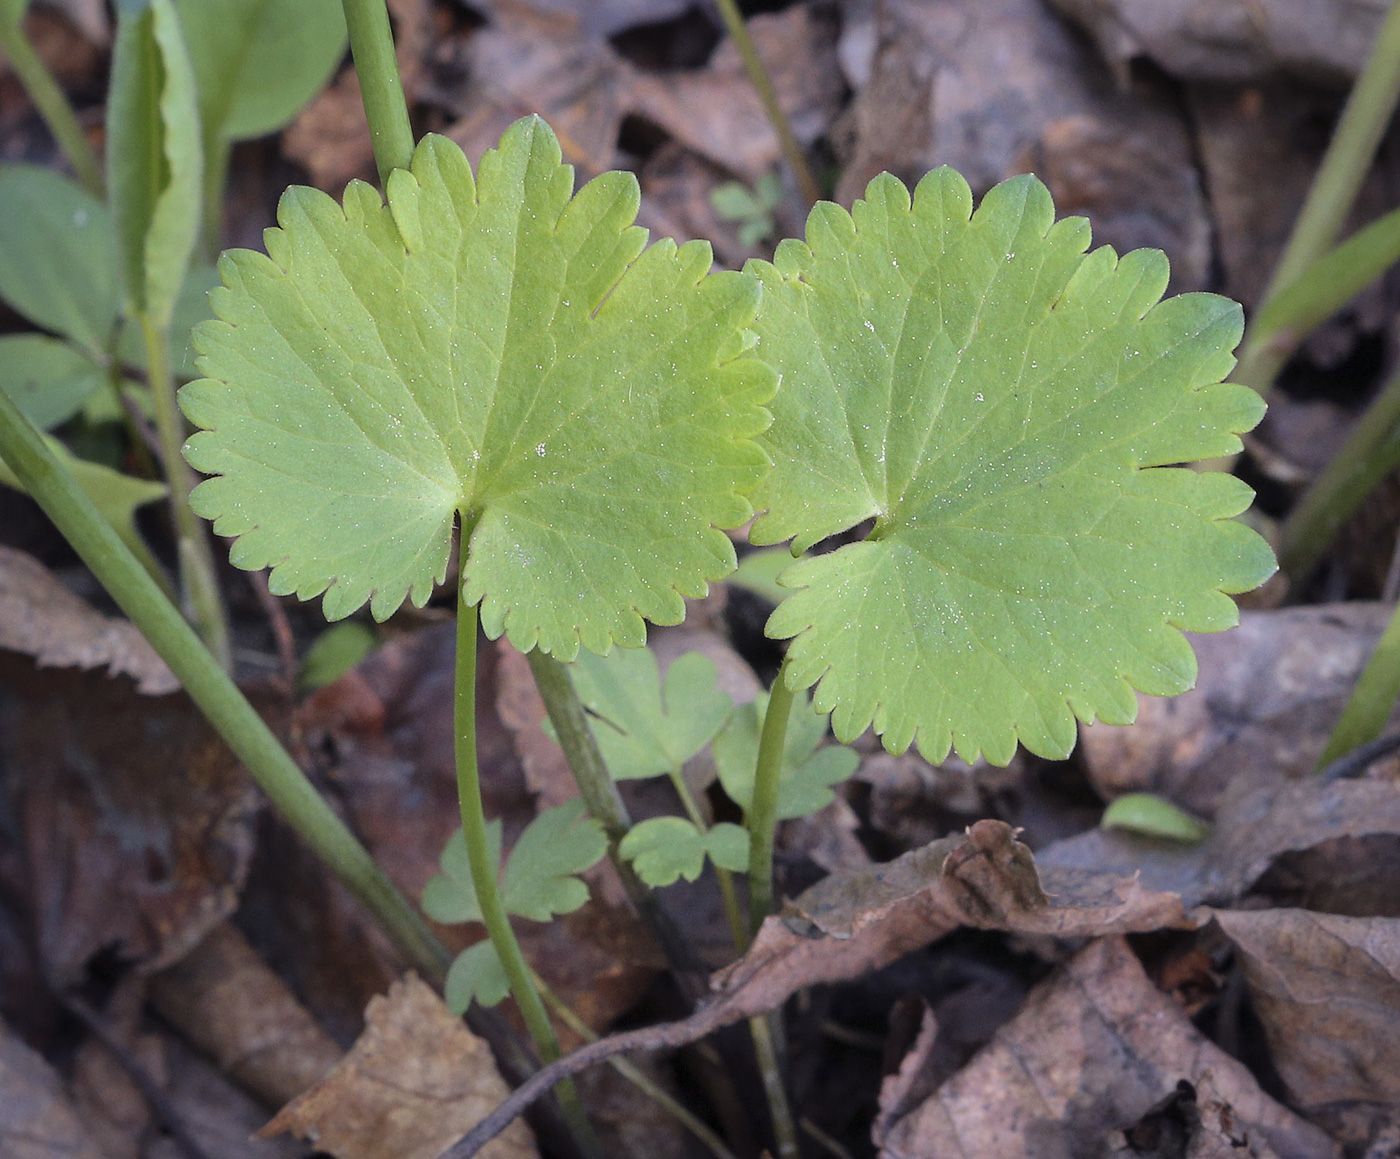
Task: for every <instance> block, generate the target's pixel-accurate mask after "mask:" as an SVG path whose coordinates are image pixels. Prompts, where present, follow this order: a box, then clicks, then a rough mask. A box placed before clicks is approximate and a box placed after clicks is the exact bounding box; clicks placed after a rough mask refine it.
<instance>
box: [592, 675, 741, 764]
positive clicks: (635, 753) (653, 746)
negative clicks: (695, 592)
mask: <svg viewBox="0 0 1400 1159" xmlns="http://www.w3.org/2000/svg"><path fill="white" fill-rule="evenodd" d="M570 674H571V675H572V677H573V681H574V688H575V689H576V690H577V692H578V695H579V699H580V700H582V701H583V705H584V707H585V708H587V709H588V711H589V712H591V713H593V714H594V716H595V718H596V719H595V720H594V721H593V735H594V736H595V737H596V738H597V740H598V748H599V750H600V751H601V752H602V754H603V760H604V761H605V762H606V763H607V766H608V771H609V772H610V773H611V774H612V775H613V779H614V780H618V781H631V780H639V779H641V778H643V777H659V776H664V775H665V774H667V773H673V772H677V771H678V770H679V769H680V767H681V766H682V765H683V764H685V762H686V761H688V760H690V758H691V757H693V756H694V755H695V754H696V753H698V752H699V751H700V750H701V749H702V748H704V747H705V746H706V745H707V744H709V743H710V740H711V738H713V737H714V735H715V733H717V732H718V731H719V729H720V726H721V725H722V724H724V722H725V720H727V719H728V717H729V714H730V713H731V712H732V711H733V710H734V702H733V701H732V700H730V699H729V696H728V695H727V694H726V693H724V692H723V691H721V690H720V689H719V688H716V687H715V666H714V662H713V661H711V660H710V659H709V658H708V657H706V656H702V655H701V654H700V653H699V652H687V653H686V654H685V655H684V656H680V657H678V658H677V659H676V661H675V662H674V663H673V664H672V665H671V667H670V668H669V669H667V671H666V687H665V696H664V699H663V696H662V687H661V676H660V673H659V672H658V670H657V666H656V657H655V656H653V655H652V652H651V649H650V648H615V649H613V651H612V652H610V653H609V654H608V655H607V656H595V655H593V654H592V653H589V652H583V653H580V655H579V658H578V660H577V661H575V663H574V666H573V668H572V669H571V670H570Z"/></svg>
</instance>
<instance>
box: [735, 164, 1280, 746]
mask: <svg viewBox="0 0 1400 1159" xmlns="http://www.w3.org/2000/svg"><path fill="white" fill-rule="evenodd" d="M971 210H972V197H971V193H970V191H969V189H968V187H967V183H966V182H965V181H963V179H962V178H961V177H959V176H958V175H957V174H956V173H954V172H952V171H951V170H948V169H941V170H938V171H936V172H934V173H930V174H929V175H928V176H927V177H925V178H924V180H923V181H921V182H920V183H919V187H918V190H917V191H916V194H915V197H914V202H913V206H912V208H911V205H910V199H909V195H908V192H907V190H906V189H905V188H904V186H903V185H901V184H900V183H899V181H897V180H896V179H894V178H893V177H890V176H888V175H884V176H881V177H878V178H876V179H875V180H874V181H873V182H872V183H871V185H870V187H869V189H868V190H867V192H866V200H865V201H863V202H858V203H857V204H856V206H855V207H854V210H853V215H854V216H852V214H847V213H846V212H845V211H844V210H842V209H840V208H838V207H837V206H834V205H829V204H822V205H819V206H818V207H817V208H816V209H815V210H813V212H812V215H811V217H810V218H809V219H808V225H807V242H806V244H803V243H801V242H797V241H787V242H784V243H783V244H782V245H781V246H780V247H779V249H778V253H777V255H776V258H775V263H774V264H769V263H766V262H754V263H751V264H750V266H749V268H750V269H751V270H753V271H754V272H756V273H757V274H758V276H759V277H760V278H761V280H762V282H763V285H764V298H763V311H762V315H761V316H760V318H759V319H758V322H757V324H756V326H757V329H758V330H759V332H760V342H761V350H762V353H763V357H764V358H765V359H767V360H768V361H769V362H770V363H771V364H772V365H773V366H774V367H775V368H776V369H777V370H778V371H779V372H780V373H781V374H782V381H783V389H782V391H781V392H780V394H779V395H778V397H777V398H776V399H775V401H774V404H773V407H772V409H773V412H774V422H773V426H772V428H771V430H770V431H769V432H768V433H767V434H766V436H765V437H764V439H763V443H764V445H765V447H766V448H767V449H768V451H769V454H770V455H771V456H772V459H773V462H774V469H773V471H772V473H771V474H770V475H769V476H768V478H767V479H766V480H765V482H764V483H763V484H762V486H761V487H760V488H759V489H758V490H757V491H756V492H755V496H754V505H755V507H757V508H759V509H760V510H762V509H764V508H766V509H767V513H766V514H765V515H763V516H762V517H761V518H760V519H759V521H758V522H757V523H756V525H755V527H754V531H753V540H754V542H756V543H765V544H767V543H777V542H780V541H782V540H785V539H788V538H792V539H793V540H794V550H795V551H802V550H805V549H806V548H808V547H810V546H812V544H814V543H816V542H817V541H818V540H820V539H823V538H825V537H826V536H829V535H833V534H835V533H837V532H840V531H844V530H846V529H848V528H851V527H854V526H855V525H856V524H858V523H861V522H862V521H864V520H867V519H872V518H873V519H874V520H875V525H874V530H873V531H872V533H871V534H870V536H869V538H868V539H866V540H865V541H864V542H861V543H855V544H850V545H848V546H845V547H842V548H841V549H840V550H838V551H834V552H831V553H829V554H824V555H818V556H815V557H813V558H811V559H808V560H804V561H803V562H801V563H797V564H795V565H794V566H793V567H792V568H790V569H789V570H788V571H786V572H785V573H784V575H783V577H782V579H783V582H784V583H785V584H787V585H788V586H790V587H792V588H794V589H798V590H795V591H794V593H793V594H792V595H791V596H789V597H788V598H787V600H785V601H784V602H783V604H782V605H781V606H780V607H779V608H778V609H777V611H776V612H774V614H773V616H772V618H771V619H770V621H769V624H768V632H769V634H770V635H772V636H774V637H777V638H785V637H792V638H793V640H792V644H791V646H790V648H789V651H788V659H787V665H788V677H787V679H788V682H789V685H790V687H793V688H805V687H807V686H809V685H811V684H812V683H813V682H814V681H820V683H819V684H818V686H817V693H816V703H817V706H818V707H819V708H820V709H821V710H823V711H826V710H831V709H834V710H835V711H834V713H833V717H832V721H833V727H834V729H835V732H836V735H837V737H839V738H841V739H843V740H849V739H852V738H854V737H856V736H858V735H859V734H860V733H861V732H862V731H864V730H865V729H866V728H867V727H868V726H870V725H871V724H873V725H874V727H875V730H876V731H877V732H878V733H881V734H882V735H883V740H884V743H885V746H886V747H887V748H888V749H889V750H890V751H891V752H902V751H903V750H904V749H905V748H907V747H908V746H909V744H910V743H911V741H912V740H913V739H914V737H915V735H916V733H917V735H918V741H919V747H920V749H921V751H922V752H923V753H924V755H925V756H927V757H928V758H929V759H930V760H934V761H938V760H941V759H943V757H944V756H946V754H947V752H948V749H949V747H950V744H951V745H956V747H957V750H958V753H959V755H960V756H962V757H963V759H965V760H968V761H971V760H973V759H975V758H976V756H977V755H978V753H979V752H982V753H985V754H986V756H987V758H988V759H989V760H992V761H994V762H998V763H1005V762H1006V761H1008V760H1010V758H1011V756H1012V754H1013V752H1014V750H1015V746H1016V742H1017V739H1018V738H1019V739H1020V740H1021V741H1022V742H1023V743H1024V744H1025V745H1026V747H1027V748H1029V749H1030V750H1031V751H1033V752H1036V753H1040V754H1042V755H1045V756H1052V757H1063V756H1064V755H1065V754H1067V753H1068V752H1069V750H1070V749H1071V747H1072V746H1073V744H1074V740H1075V717H1076V716H1078V717H1079V718H1080V719H1083V720H1092V719H1094V718H1095V717H1098V718H1100V719H1102V720H1105V721H1109V722H1112V723H1126V722H1128V721H1130V720H1131V719H1132V718H1133V716H1134V714H1135V712H1136V707H1137V701H1136V698H1135V696H1134V694H1133V689H1134V688H1138V689H1140V690H1142V691H1144V692H1148V693H1152V694H1154V695H1159V696H1167V695H1172V694H1175V693H1177V692H1181V691H1182V690H1184V689H1186V688H1189V687H1190V686H1191V685H1192V683H1193V682H1194V680H1195V675H1196V664H1195V657H1194V655H1193V654H1192V652H1191V648H1190V645H1189V644H1188V643H1187V642H1186V640H1185V638H1184V637H1183V636H1182V634H1181V633H1182V632H1183V631H1193V632H1213V631H1220V630H1222V629H1224V628H1228V627H1230V626H1231V625H1233V624H1234V623H1235V622H1236V621H1237V618H1238V613H1237V611H1236V608H1235V605H1234V602H1233V601H1232V600H1230V598H1229V597H1228V596H1227V595H1225V594H1224V593H1227V592H1241V591H1247V590H1249V589H1251V588H1253V587H1256V586H1257V585H1258V584H1260V583H1261V582H1263V580H1264V579H1265V578H1267V577H1268V576H1269V575H1270V574H1271V573H1272V572H1273V570H1274V561H1273V557H1272V553H1271V552H1270V551H1269V549H1268V547H1267V545H1266V544H1265V543H1264V541H1263V540H1262V539H1261V538H1260V537H1259V536H1258V535H1256V534H1255V533H1254V532H1253V531H1251V530H1249V529H1248V528H1247V527H1245V526H1244V525H1243V524H1242V523H1239V522H1235V521H1233V520H1231V518H1230V517H1231V516H1233V515H1237V514H1239V513H1240V512H1241V511H1243V510H1244V509H1245V508H1246V507H1247V506H1248V505H1249V501H1250V498H1251V495H1252V492H1251V491H1250V490H1249V488H1248V487H1246V486H1245V485H1244V484H1243V483H1241V482H1240V481H1239V480H1237V479H1235V478H1233V477H1230V476H1227V475H1224V474H1221V473H1219V472H1211V473H1197V472H1194V471H1190V470H1186V469H1178V468H1171V467H1167V466H1164V465H1166V464H1174V463H1183V462H1187V461H1189V460H1192V459H1197V458H1203V457H1213V456H1218V455H1224V454H1227V453H1229V452H1231V451H1233V450H1238V449H1239V446H1240V442H1239V439H1238V432H1241V431H1245V430H1248V429H1249V428H1250V427H1252V426H1254V424H1255V423H1256V422H1257V421H1258V420H1259V417H1260V415H1261V414H1262V412H1263V404H1262V403H1261V401H1260V399H1259V397H1258V396H1257V395H1256V394H1255V393H1254V392H1253V391H1250V390H1247V389H1245V388H1244V387H1239V386H1232V385H1219V383H1220V379H1221V378H1222V377H1223V376H1224V375H1225V374H1227V373H1228V372H1229V370H1230V369H1231V367H1232V366H1233V359H1232V357H1231V351H1232V350H1233V348H1234V346H1235V344H1236V343H1237V342H1238V341H1239V337H1240V330H1241V321H1240V310H1239V307H1238V306H1236V305H1235V304H1234V303H1233V302H1229V301H1227V300H1226V299H1224V298H1219V297H1216V296H1214V295H1210V294H1186V295H1183V296H1181V297H1177V298H1173V299H1171V300H1170V301H1167V302H1160V303H1159V299H1160V298H1161V295H1162V292H1163V290H1164V289H1165V287H1166V282H1167V263H1166V259H1165V258H1164V257H1163V256H1162V255H1161V254H1160V253H1158V252H1156V251H1146V250H1138V251H1136V252H1134V253H1131V254H1128V255H1127V256H1125V257H1123V258H1122V259H1119V258H1118V256H1117V255H1116V254H1115V253H1114V252H1113V250H1111V249H1109V248H1107V247H1104V248H1101V249H1098V250H1096V251H1094V252H1093V253H1092V254H1089V255H1088V256H1085V250H1086V248H1087V247H1088V244H1089V229H1088V225H1087V223H1086V222H1085V221H1084V220H1083V219H1081V218H1069V219H1067V220H1064V221H1061V222H1059V223H1055V222H1054V207H1053V205H1052V204H1051V201H1050V195H1049V193H1048V192H1047V191H1046V189H1045V187H1044V186H1043V185H1041V184H1040V183H1039V182H1038V181H1036V180H1035V179H1034V178H1032V177H1018V178H1014V179H1013V180H1011V181H1008V182H1006V183H1004V184H1002V185H999V186H997V187H996V188H995V189H993V190H992V191H991V192H990V193H989V194H988V195H987V196H986V198H985V199H984V200H983V202H982V204H981V206H980V207H979V208H978V210H977V213H976V214H975V215H972V214H971ZM969 218H970V220H969Z"/></svg>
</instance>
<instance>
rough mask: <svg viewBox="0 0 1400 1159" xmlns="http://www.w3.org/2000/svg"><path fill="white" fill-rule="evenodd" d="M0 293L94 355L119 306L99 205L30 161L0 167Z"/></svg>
mask: <svg viewBox="0 0 1400 1159" xmlns="http://www.w3.org/2000/svg"><path fill="white" fill-rule="evenodd" d="M0 223H3V228H0V298H4V299H5V301H6V302H8V303H9V304H10V306H12V307H13V308H14V309H15V310H17V311H18V312H19V313H21V314H23V315H24V316H25V317H26V318H28V319H29V320H30V321H31V322H33V323H34V324H35V325H36V326H42V327H43V328H44V329H45V330H52V331H53V332H54V333H56V334H61V335H63V336H65V337H68V338H71V339H73V340H74V341H75V342H77V343H78V344H79V345H81V346H82V347H83V348H84V349H86V350H87V351H89V353H91V354H94V355H96V356H101V355H102V353H103V352H104V351H105V350H106V348H107V343H108V342H109V341H110V339H111V336H112V329H113V327H114V326H115V325H116V322H117V313H118V311H119V310H120V309H121V294H120V292H119V291H118V289H117V266H116V248H115V242H114V240H113V233H112V222H111V218H110V217H108V215H107V208H106V206H104V205H103V204H102V203H101V202H100V201H98V200H97V199H96V198H95V197H93V196H92V194H90V193H88V192H87V190H85V189H83V188H82V186H80V185H78V184H77V182H75V181H71V180H69V179H68V178H67V177H64V176H62V175H60V174H58V173H54V172H53V171H52V170H49V169H44V168H41V167H40V166H38V165H25V164H20V163H10V164H4V165H0Z"/></svg>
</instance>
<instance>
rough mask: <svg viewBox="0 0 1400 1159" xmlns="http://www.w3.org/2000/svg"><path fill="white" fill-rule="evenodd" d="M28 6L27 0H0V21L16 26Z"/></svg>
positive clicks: (12, 26) (21, 19) (22, 18)
mask: <svg viewBox="0 0 1400 1159" xmlns="http://www.w3.org/2000/svg"><path fill="white" fill-rule="evenodd" d="M28 8H29V0H0V21H3V22H4V23H5V24H7V25H9V27H11V28H18V27H19V26H20V22H21V21H23V20H24V14H25V12H26V11H27V10H28Z"/></svg>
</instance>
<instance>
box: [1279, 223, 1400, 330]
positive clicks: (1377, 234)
mask: <svg viewBox="0 0 1400 1159" xmlns="http://www.w3.org/2000/svg"><path fill="white" fill-rule="evenodd" d="M1396 261H1400V209H1392V210H1391V211H1390V212H1389V213H1387V214H1386V215H1385V216H1384V217H1381V218H1379V219H1378V220H1376V221H1373V222H1372V223H1371V224H1370V225H1368V226H1366V228H1365V229H1361V230H1358V231H1357V232H1356V233H1354V234H1353V235H1352V236H1351V237H1349V238H1347V240H1346V241H1344V242H1342V244H1341V245H1339V246H1336V247H1335V248H1333V249H1331V250H1329V251H1328V252H1327V253H1325V254H1323V255H1322V257H1320V258H1318V259H1317V261H1315V262H1313V264H1312V265H1310V266H1309V267H1308V268H1307V269H1306V270H1304V271H1303V273H1302V274H1300V275H1299V276H1298V279H1297V281H1295V282H1294V283H1293V284H1292V285H1291V286H1287V287H1285V288H1284V289H1283V291H1282V292H1280V293H1279V294H1277V295H1276V296H1275V297H1273V298H1271V299H1270V300H1269V301H1268V302H1266V303H1265V305H1264V308H1263V309H1262V310H1261V311H1260V312H1259V316H1258V317H1257V318H1256V319H1255V320H1254V330H1253V331H1252V336H1257V337H1261V338H1264V339H1267V338H1268V337H1269V336H1272V335H1274V334H1277V333H1278V332H1279V331H1281V330H1291V331H1292V332H1293V333H1295V334H1297V335H1298V336H1299V337H1300V338H1301V337H1302V336H1304V335H1306V334H1308V333H1310V332H1311V331H1312V330H1314V329H1315V328H1316V327H1318V326H1320V325H1321V324H1322V323H1323V322H1325V321H1326V320H1327V319H1328V318H1330V317H1331V316H1332V315H1333V314H1335V313H1336V312H1337V311H1338V310H1340V309H1341V308H1342V307H1343V306H1345V305H1346V304H1347V303H1348V302H1350V301H1351V300H1352V299H1353V298H1354V297H1356V295H1357V294H1359V293H1361V291H1362V290H1364V289H1365V288H1366V287H1367V286H1369V285H1370V284H1371V283H1372V282H1374V281H1375V280H1376V279H1377V278H1379V277H1380V276H1381V275H1382V274H1383V273H1385V272H1386V270H1388V269H1390V267H1391V266H1393V265H1394V264H1395V263H1396Z"/></svg>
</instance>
